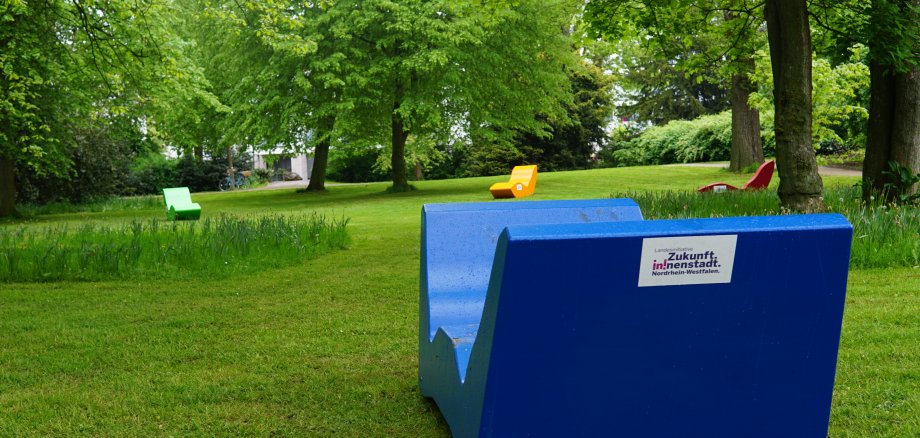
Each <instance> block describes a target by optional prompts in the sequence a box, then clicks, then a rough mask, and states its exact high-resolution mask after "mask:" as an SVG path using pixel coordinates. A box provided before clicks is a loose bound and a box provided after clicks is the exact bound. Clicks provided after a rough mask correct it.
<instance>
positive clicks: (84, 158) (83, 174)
mask: <svg viewBox="0 0 920 438" xmlns="http://www.w3.org/2000/svg"><path fill="white" fill-rule="evenodd" d="M69 129H70V133H69V134H70V135H69V136H68V138H66V139H64V140H63V142H64V145H63V146H64V148H63V149H64V150H65V151H66V153H67V156H66V158H64V160H65V161H67V162H69V165H68V166H67V168H66V171H65V172H64V173H62V174H48V173H45V174H36V173H33V172H18V173H17V174H16V187H17V200H18V201H19V202H20V203H22V204H45V203H49V202H69V203H81V202H88V201H93V200H97V199H101V198H106V197H109V196H112V195H116V194H118V193H120V192H121V191H122V184H123V181H124V180H125V179H126V178H127V176H128V172H129V167H130V161H131V156H132V147H131V144H130V142H129V141H128V140H126V139H123V138H119V137H118V136H117V133H113V132H112V130H111V129H110V128H109V127H106V126H73V127H70V128H69Z"/></svg>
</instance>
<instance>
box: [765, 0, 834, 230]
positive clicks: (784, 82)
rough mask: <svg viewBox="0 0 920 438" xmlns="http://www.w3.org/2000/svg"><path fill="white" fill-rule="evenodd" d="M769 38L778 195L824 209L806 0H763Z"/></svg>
mask: <svg viewBox="0 0 920 438" xmlns="http://www.w3.org/2000/svg"><path fill="white" fill-rule="evenodd" d="M764 15H765V16H766V19H767V39H768V40H769V42H770V64H771V67H772V69H773V81H774V87H773V96H774V102H775V103H774V105H775V109H776V111H775V112H776V116H775V117H776V119H775V122H774V124H775V129H776V168H777V172H778V173H779V177H780V184H779V197H780V201H781V202H782V204H783V206H784V207H786V208H789V209H791V210H794V211H800V212H815V211H823V210H825V204H824V197H823V192H824V184H823V182H822V181H821V177H820V176H819V175H818V164H817V162H816V161H815V151H814V149H813V148H812V144H811V110H812V104H811V33H810V29H809V24H808V13H807V5H806V2H805V0H767V2H766V5H765V7H764Z"/></svg>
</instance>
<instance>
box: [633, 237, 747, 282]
mask: <svg viewBox="0 0 920 438" xmlns="http://www.w3.org/2000/svg"><path fill="white" fill-rule="evenodd" d="M737 242H738V235H737V234H732V235H723V236H685V237H654V238H652V237H650V238H647V239H642V257H641V258H640V259H639V263H640V265H639V287H646V286H675V285H685V284H714V283H731V282H732V268H733V267H734V266H735V244H736V243H737Z"/></svg>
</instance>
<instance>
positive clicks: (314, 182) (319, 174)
mask: <svg viewBox="0 0 920 438" xmlns="http://www.w3.org/2000/svg"><path fill="white" fill-rule="evenodd" d="M334 126H335V118H334V117H326V118H323V119H322V120H320V122H319V128H320V133H319V136H320V137H319V140H318V141H317V142H316V151H315V153H314V157H313V172H312V173H311V174H310V184H308V185H307V191H310V192H313V191H316V192H321V191H324V190H326V166H327V164H328V163H329V143H330V138H331V136H332V129H333V127H334Z"/></svg>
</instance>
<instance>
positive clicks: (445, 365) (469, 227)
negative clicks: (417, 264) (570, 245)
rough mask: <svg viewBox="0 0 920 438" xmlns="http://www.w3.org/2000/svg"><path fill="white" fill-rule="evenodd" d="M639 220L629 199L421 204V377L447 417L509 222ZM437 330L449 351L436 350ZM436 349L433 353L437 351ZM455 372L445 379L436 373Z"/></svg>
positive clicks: (455, 403)
mask: <svg viewBox="0 0 920 438" xmlns="http://www.w3.org/2000/svg"><path fill="white" fill-rule="evenodd" d="M624 220H629V221H631V220H642V213H641V211H640V210H639V206H638V205H637V204H636V203H635V201H633V200H631V199H592V200H567V201H531V202H488V203H455V204H428V205H425V206H424V207H423V208H422V236H421V274H420V282H421V285H420V297H419V361H420V365H419V382H420V385H421V387H422V392H423V393H424V394H426V395H429V396H435V398H436V400H437V401H438V404H439V406H440V407H441V410H442V412H445V417H448V421H454V422H456V421H457V420H456V419H457V418H459V417H458V415H462V414H457V415H452V414H449V413H448V412H451V413H453V412H458V413H465V412H468V411H469V409H466V408H465V407H463V406H462V404H463V403H465V402H463V401H462V399H461V398H457V397H449V396H438V395H440V394H445V393H452V392H454V391H455V389H456V388H457V387H458V386H459V385H460V382H461V381H462V379H463V378H464V375H465V373H466V369H467V363H468V361H469V356H470V352H471V350H472V343H473V341H474V340H475V338H476V332H477V331H478V328H479V321H480V319H481V318H482V311H483V305H484V303H485V298H486V289H487V288H488V284H489V278H490V276H491V273H492V261H493V259H494V257H495V249H496V245H497V242H498V239H499V236H500V235H501V233H502V231H503V230H504V229H505V228H506V227H508V226H511V225H533V224H553V223H555V224H562V223H599V222H610V221H624ZM439 330H440V331H441V333H442V335H441V336H443V337H444V338H445V339H448V340H449V341H444V342H448V343H450V344H451V347H450V351H444V352H437V351H435V348H437V347H435V346H434V344H433V343H432V341H433V340H434V338H435V336H436V333H438V331H439ZM436 356H437V358H435V357H436ZM445 375H447V376H454V377H452V379H448V380H444V379H442V378H441V376H445Z"/></svg>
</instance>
